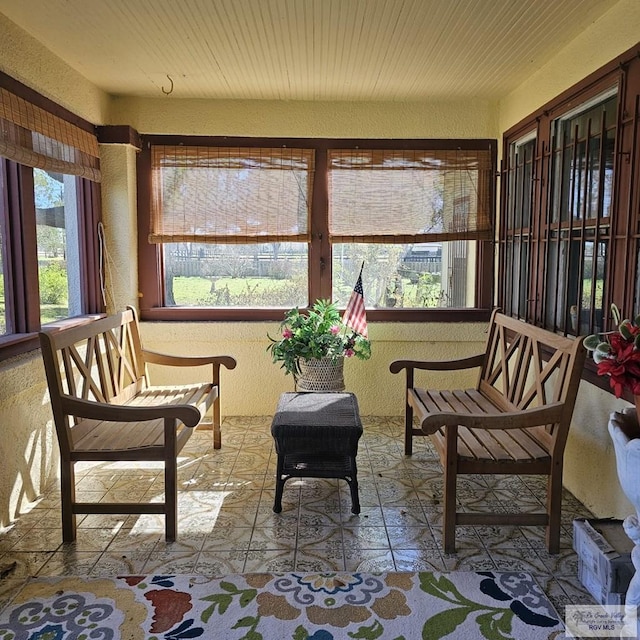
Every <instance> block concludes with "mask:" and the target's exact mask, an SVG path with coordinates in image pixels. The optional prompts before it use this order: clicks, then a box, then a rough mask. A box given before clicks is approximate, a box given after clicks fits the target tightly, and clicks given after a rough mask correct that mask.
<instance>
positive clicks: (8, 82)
mask: <svg viewBox="0 0 640 640" xmlns="http://www.w3.org/2000/svg"><path fill="white" fill-rule="evenodd" d="M0 87H2V88H4V89H7V90H8V91H10V92H12V93H14V94H15V95H17V96H20V97H21V98H23V99H25V100H28V101H29V102H31V103H32V104H34V105H36V106H38V107H39V108H41V109H44V110H46V111H48V112H50V113H52V114H53V115H55V116H56V117H57V118H60V119H63V120H66V121H67V122H69V123H71V124H72V125H74V126H76V127H78V128H79V129H82V130H83V131H86V132H88V133H90V134H92V135H95V134H96V128H95V127H94V125H92V124H91V123H89V122H87V121H86V120H84V119H82V118H80V117H79V116H77V115H75V114H73V113H71V112H70V111H68V110H66V109H65V108H64V107H62V106H60V105H58V104H56V103H54V102H52V101H51V100H49V99H48V98H45V97H44V96H42V95H40V94H39V93H37V92H36V91H34V90H33V89H30V88H29V87H27V86H26V85H23V84H22V83H20V82H18V81H17V80H15V79H13V78H11V77H10V76H7V75H6V74H4V73H2V72H0ZM0 171H2V172H3V175H4V180H5V183H6V198H5V201H4V202H3V203H0V215H2V216H3V242H4V243H5V246H4V252H3V253H4V254H5V267H6V272H5V281H6V286H5V300H6V301H7V303H6V304H7V307H8V310H9V312H8V316H9V317H8V318H7V320H8V323H7V331H8V333H7V334H6V335H2V336H0V361H4V360H6V359H8V358H12V357H14V356H18V355H20V354H22V353H26V352H28V351H33V350H35V349H37V348H39V346H40V342H39V339H38V335H37V332H38V331H39V329H40V301H39V288H38V266H37V265H38V260H37V240H36V225H35V217H36V216H35V201H34V195H33V190H34V185H33V171H32V169H31V168H29V167H27V166H24V165H21V164H18V163H16V162H12V161H10V160H8V159H6V158H0ZM76 181H77V191H76V192H77V205H78V225H79V229H78V235H79V238H80V247H79V251H80V256H81V260H82V263H81V286H82V291H81V292H80V295H81V299H82V305H83V314H87V315H82V316H77V317H74V318H68V319H66V320H65V321H64V322H66V323H68V324H81V323H83V322H89V321H91V320H92V319H94V318H95V317H96V314H97V315H100V314H101V313H102V312H103V311H104V305H103V302H102V298H101V294H100V285H99V274H98V239H97V226H98V222H99V221H100V219H101V209H100V201H101V197H100V186H99V184H98V183H96V182H92V181H90V180H88V179H86V178H84V179H83V178H78V177H77V178H76ZM9 301H10V302H9Z"/></svg>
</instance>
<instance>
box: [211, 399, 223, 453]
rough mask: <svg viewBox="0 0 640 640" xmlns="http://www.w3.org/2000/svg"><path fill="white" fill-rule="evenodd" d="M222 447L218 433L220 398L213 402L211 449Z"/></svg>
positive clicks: (219, 433)
mask: <svg viewBox="0 0 640 640" xmlns="http://www.w3.org/2000/svg"><path fill="white" fill-rule="evenodd" d="M221 447H222V434H221V432H220V396H218V397H217V398H216V399H215V401H214V402H213V448H214V449H220V448H221Z"/></svg>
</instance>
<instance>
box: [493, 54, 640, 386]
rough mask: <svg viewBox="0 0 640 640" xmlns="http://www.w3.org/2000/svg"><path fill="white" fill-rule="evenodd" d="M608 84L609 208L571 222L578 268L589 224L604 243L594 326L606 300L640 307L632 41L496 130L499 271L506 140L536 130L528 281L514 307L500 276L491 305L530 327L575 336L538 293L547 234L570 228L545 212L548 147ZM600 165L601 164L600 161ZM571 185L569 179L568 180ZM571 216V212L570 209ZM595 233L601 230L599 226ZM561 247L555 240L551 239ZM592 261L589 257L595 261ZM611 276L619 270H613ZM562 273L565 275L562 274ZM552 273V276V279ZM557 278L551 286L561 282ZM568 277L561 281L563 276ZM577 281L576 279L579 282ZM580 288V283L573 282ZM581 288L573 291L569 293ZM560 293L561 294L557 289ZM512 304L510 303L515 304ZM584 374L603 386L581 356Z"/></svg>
mask: <svg viewBox="0 0 640 640" xmlns="http://www.w3.org/2000/svg"><path fill="white" fill-rule="evenodd" d="M614 89H615V92H616V95H617V117H616V124H615V146H614V151H613V177H612V192H611V205H610V212H611V215H610V216H608V217H607V218H606V220H607V221H606V222H604V220H605V217H602V216H601V212H599V214H598V217H597V218H589V219H588V221H586V219H585V218H584V211H583V213H582V217H581V218H579V219H577V221H575V223H574V224H573V230H576V229H577V232H578V236H579V240H580V248H581V249H580V251H581V253H580V259H579V263H580V266H579V274H582V273H583V270H584V266H585V264H587V262H586V260H585V259H584V248H585V246H586V244H587V243H588V242H590V241H591V240H589V237H590V235H589V233H587V231H589V230H590V229H591V228H592V227H593V229H594V234H595V235H594V236H593V241H594V242H596V243H597V242H599V241H601V240H602V238H603V237H605V236H606V239H607V241H608V243H609V245H608V249H607V257H606V261H605V276H604V283H603V284H604V291H603V302H602V309H603V314H602V315H603V318H602V323H603V327H602V329H600V330H604V331H606V330H610V329H611V328H613V318H612V317H611V314H610V312H609V309H610V307H611V304H612V303H615V304H616V305H617V306H618V307H619V308H620V309H622V310H623V313H624V315H625V316H627V315H635V314H637V313H638V311H640V300H639V299H638V294H637V293H636V290H637V289H638V285H639V284H640V283H639V282H638V281H639V280H640V277H639V275H638V251H639V249H640V193H639V189H638V188H637V185H638V178H639V177H640V145H639V144H638V134H639V133H640V116H639V113H638V100H639V99H640V58H638V52H637V48H634V49H632V50H629V51H627V52H625V53H624V54H622V55H621V56H619V57H617V58H616V59H614V60H612V61H611V62H610V63H608V64H607V65H605V66H603V67H602V68H601V69H599V70H597V71H595V72H594V73H592V74H590V75H589V76H587V77H586V78H584V79H583V80H582V81H581V82H579V83H577V84H576V85H574V86H573V87H570V88H569V89H567V90H566V91H564V92H563V93H562V94H560V95H559V96H557V97H556V98H554V99H553V100H551V101H550V102H548V103H547V104H545V105H544V106H543V107H541V108H540V109H538V110H536V111H535V112H534V113H532V114H530V115H529V116H528V117H527V118H525V119H523V120H522V121H521V122H520V123H518V124H517V125H515V126H514V127H512V128H510V129H509V130H507V131H505V132H504V134H503V141H502V142H503V145H502V149H503V160H502V166H501V176H502V181H501V185H500V203H501V207H500V214H499V217H498V229H499V241H498V265H499V273H500V274H505V273H506V272H507V271H508V267H509V264H508V260H507V254H508V248H509V247H510V246H513V245H512V244H511V241H512V240H513V234H510V231H512V230H510V229H508V221H507V217H508V216H510V215H513V214H511V213H510V212H509V201H510V185H511V180H510V176H511V173H510V172H511V171H513V170H514V168H513V167H510V165H509V158H510V155H509V154H510V150H511V148H512V145H513V144H517V143H518V142H519V141H520V140H524V139H526V138H527V136H531V135H533V136H535V138H536V147H535V158H534V163H533V172H532V177H531V182H532V189H531V192H532V218H533V229H531V232H532V234H531V238H530V245H531V251H530V256H529V264H528V272H529V281H528V284H527V287H526V293H527V295H526V304H525V309H524V310H520V309H519V308H518V311H519V313H514V311H513V309H514V307H513V300H512V299H511V298H510V297H509V291H508V290H507V288H506V280H507V278H502V279H501V280H502V284H501V286H499V287H498V291H497V294H498V299H497V302H498V306H500V307H501V308H503V309H504V310H505V312H506V313H508V314H509V315H512V316H515V317H521V318H522V319H523V320H525V321H527V322H530V323H532V324H535V325H537V326H540V327H543V328H545V329H549V330H551V331H556V332H557V333H560V334H562V335H575V334H576V331H574V330H572V329H571V327H570V326H569V324H570V323H569V322H567V323H566V324H565V327H560V328H559V327H557V326H556V321H557V315H556V314H555V313H553V314H552V315H553V322H551V323H550V316H549V311H548V309H546V303H545V300H544V295H545V288H546V284H547V279H546V278H545V276H546V275H548V274H547V270H548V259H549V255H550V250H549V246H550V245H551V244H552V243H551V242H550V234H551V232H552V231H554V230H555V231H556V232H557V233H560V232H561V230H562V229H564V230H565V231H566V230H567V229H568V230H569V233H570V234H571V233H572V222H571V220H570V221H569V222H568V223H567V222H563V221H557V222H553V221H552V220H551V219H550V216H551V213H548V215H547V214H545V213H544V212H545V210H548V209H550V207H551V204H552V198H553V194H552V190H553V189H554V178H555V175H556V174H554V163H553V161H552V160H553V155H554V153H555V150H554V149H551V148H550V147H551V145H552V141H553V135H554V126H555V125H556V123H558V122H560V121H562V120H564V119H570V118H571V117H573V116H574V115H578V114H579V113H580V112H581V111H582V110H583V109H585V110H588V108H589V107H590V106H591V107H592V106H593V103H594V101H597V99H598V98H601V99H602V102H604V101H606V99H607V98H608V97H609V96H610V92H611V91H612V90H614ZM600 170H601V172H604V167H600ZM569 186H570V185H569ZM569 218H570V219H572V216H571V215H570V216H569ZM600 232H602V235H599V233H600ZM556 244H557V246H560V245H561V244H562V243H561V242H558V243H556ZM594 265H595V263H594ZM618 274H633V277H632V278H629V277H626V275H625V277H619V275H618ZM617 275H618V277H616V276H617ZM562 277H565V276H562ZM559 280H560V279H559V278H558V282H559ZM558 282H557V283H556V285H555V286H556V289H557V291H561V289H562V287H560V285H559V284H558ZM567 282H568V280H567ZM578 284H579V286H580V283H578ZM580 289H581V287H580ZM578 294H580V291H578V292H577V294H576V295H578ZM563 295H564V294H563ZM593 301H594V298H593V296H592V308H591V313H590V318H589V330H588V331H586V332H585V331H581V333H582V334H583V335H584V334H585V333H592V332H593V331H595V330H598V329H596V328H594V327H595V324H594V318H595V310H594V308H593V306H594V305H593ZM516 307H517V304H516ZM578 326H579V325H578ZM583 377H584V378H585V379H586V380H588V381H589V382H591V383H593V384H595V385H597V386H599V387H601V388H603V389H607V390H610V388H609V384H608V380H607V379H606V378H605V377H602V376H598V375H597V372H596V367H595V365H594V363H593V361H592V360H588V361H587V364H586V366H585V370H584V375H583Z"/></svg>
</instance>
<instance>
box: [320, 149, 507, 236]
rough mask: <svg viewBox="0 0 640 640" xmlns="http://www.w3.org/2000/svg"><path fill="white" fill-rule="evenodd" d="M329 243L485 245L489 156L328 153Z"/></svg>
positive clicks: (361, 151)
mask: <svg viewBox="0 0 640 640" xmlns="http://www.w3.org/2000/svg"><path fill="white" fill-rule="evenodd" d="M328 155H329V158H328V169H329V232H330V235H331V239H332V240H333V241H334V242H377V243H381V242H382V243H384V242H399V241H403V239H404V241H406V242H434V241H444V240H489V239H491V238H492V237H493V231H492V214H491V208H492V198H491V194H492V192H493V190H492V181H493V180H494V179H495V175H494V172H493V170H492V169H493V167H492V157H491V151H489V150H488V149H487V150H484V149H480V150H464V149H453V150H451V149H449V150H370V149H332V150H329V152H328Z"/></svg>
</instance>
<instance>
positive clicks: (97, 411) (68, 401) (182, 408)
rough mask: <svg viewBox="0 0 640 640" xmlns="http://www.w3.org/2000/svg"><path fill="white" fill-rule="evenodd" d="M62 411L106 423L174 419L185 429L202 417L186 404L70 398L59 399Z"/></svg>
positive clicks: (194, 424)
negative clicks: (124, 402)
mask: <svg viewBox="0 0 640 640" xmlns="http://www.w3.org/2000/svg"><path fill="white" fill-rule="evenodd" d="M61 400H62V409H63V410H64V412H65V413H66V414H68V415H72V416H76V417H78V418H89V419H92V420H104V421H106V422H140V421H144V420H156V419H158V418H172V419H173V418H175V419H176V420H180V421H181V422H182V423H184V424H185V425H186V426H187V427H195V426H196V425H197V424H198V422H200V419H201V418H202V415H201V414H200V411H199V409H197V408H196V407H193V406H191V405H188V404H162V405H161V404H158V405H152V406H146V407H135V406H126V405H122V404H108V403H106V402H97V401H94V400H81V399H79V398H73V397H72V396H67V395H64V396H62V397H61Z"/></svg>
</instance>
